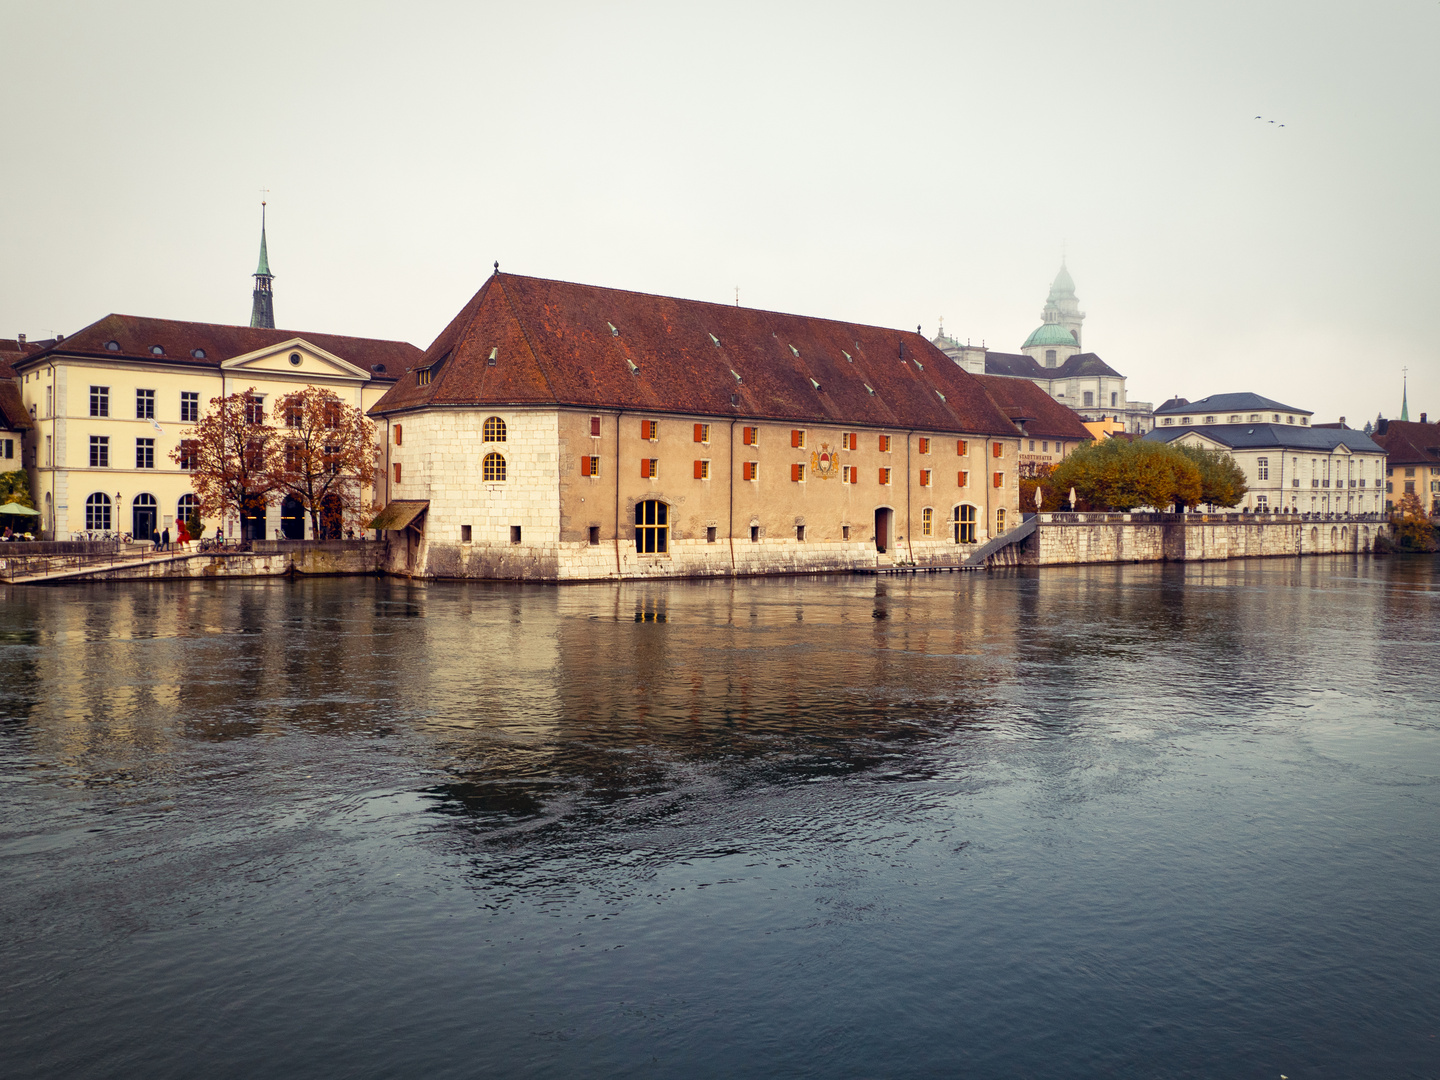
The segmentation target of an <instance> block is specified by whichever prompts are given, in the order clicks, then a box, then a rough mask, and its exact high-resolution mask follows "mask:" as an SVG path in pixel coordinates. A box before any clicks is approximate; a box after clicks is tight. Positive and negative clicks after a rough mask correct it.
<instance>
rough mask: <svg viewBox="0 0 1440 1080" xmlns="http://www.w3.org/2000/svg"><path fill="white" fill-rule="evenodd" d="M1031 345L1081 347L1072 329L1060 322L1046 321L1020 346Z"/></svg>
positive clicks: (1026, 347) (1023, 347) (1028, 346)
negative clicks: (1073, 335)
mask: <svg viewBox="0 0 1440 1080" xmlns="http://www.w3.org/2000/svg"><path fill="white" fill-rule="evenodd" d="M1011 340H1012V341H1013V340H1014V339H1013V338H1012V339H1011ZM1031 345H1069V346H1070V347H1071V348H1078V347H1079V346H1078V345H1076V343H1075V338H1074V337H1072V336H1071V334H1070V331H1069V330H1066V329H1065V328H1064V327H1063V326H1060V325H1059V324H1058V323H1046V324H1045V325H1043V326H1041V327H1040V329H1038V330H1036V331H1035V332H1034V333H1033V334H1031V335H1030V336H1029V337H1028V338H1026V339H1025V344H1024V345H1021V346H1020V347H1021V348H1022V349H1028V348H1030V346H1031Z"/></svg>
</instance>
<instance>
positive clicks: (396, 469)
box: [395, 461, 400, 484]
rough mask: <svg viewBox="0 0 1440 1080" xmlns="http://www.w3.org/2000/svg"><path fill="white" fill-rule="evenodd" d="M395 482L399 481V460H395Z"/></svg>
mask: <svg viewBox="0 0 1440 1080" xmlns="http://www.w3.org/2000/svg"><path fill="white" fill-rule="evenodd" d="M395 482H396V483H397V484H398V483H400V462H398V461H397V462H395Z"/></svg>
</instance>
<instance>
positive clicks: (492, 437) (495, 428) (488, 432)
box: [481, 416, 505, 480]
mask: <svg viewBox="0 0 1440 1080" xmlns="http://www.w3.org/2000/svg"><path fill="white" fill-rule="evenodd" d="M481 438H482V440H483V441H485V442H504V441H505V421H504V420H501V419H500V417H498V416H487V417H486V418H485V427H484V429H483V430H482V432H481ZM501 468H502V469H503V468H504V466H503V464H502V466H501ZM500 479H502V480H503V479H505V478H504V477H503V476H502V477H501V478H500Z"/></svg>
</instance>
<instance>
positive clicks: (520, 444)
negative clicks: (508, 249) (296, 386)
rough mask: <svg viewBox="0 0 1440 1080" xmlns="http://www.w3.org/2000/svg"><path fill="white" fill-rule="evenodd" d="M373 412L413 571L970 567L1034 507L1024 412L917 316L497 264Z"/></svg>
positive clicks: (393, 530)
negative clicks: (737, 298)
mask: <svg viewBox="0 0 1440 1080" xmlns="http://www.w3.org/2000/svg"><path fill="white" fill-rule="evenodd" d="M371 411H372V415H374V416H377V417H379V418H381V419H382V420H383V421H384V424H385V432H386V438H385V443H386V450H385V461H384V470H385V471H384V475H385V490H384V493H383V494H384V497H385V500H386V502H387V503H388V505H387V507H386V509H385V511H384V512H383V513H382V514H381V515H380V516H378V517H377V518H376V519H375V523H374V527H375V528H377V529H381V530H384V531H386V533H387V534H388V535H389V537H390V539H391V547H390V551H391V556H392V563H391V569H392V570H395V571H397V572H401V573H410V574H414V575H418V576H431V577H502V578H505V577H509V578H535V579H584V578H607V577H609V578H614V577H626V578H647V577H670V576H682V575H687V576H710V575H726V576H730V575H741V574H755V573H767V572H784V571H794V570H824V569H849V568H851V567H853V566H856V565H866V566H873V565H875V563H876V561H877V558H879V559H880V560H882V561H892V560H893V561H917V562H925V561H942V560H949V561H956V560H958V559H959V558H961V557H963V556H964V555H965V554H967V553H968V551H969V550H973V545H974V544H976V543H983V542H984V541H986V540H987V539H989V537H990V536H991V534H992V533H994V532H995V531H996V530H997V529H1000V528H1001V525H1000V524H999V523H1001V522H1004V521H1009V522H1011V523H1012V524H1013V523H1015V522H1016V521H1017V520H1018V518H1017V516H1016V513H1015V511H1016V509H1017V505H1018V504H1017V499H1018V484H1017V475H1018V468H1017V465H1018V462H1017V457H1016V455H1017V452H1018V450H1019V447H1020V441H1019V439H1018V438H1017V435H1018V432H1017V430H1016V425H1015V424H1014V423H1012V422H1011V421H1010V419H1009V418H1008V417H1007V416H1005V415H1004V413H1003V412H1002V411H1001V410H1000V409H998V408H996V406H995V404H994V403H993V402H992V401H991V400H990V398H989V397H988V396H987V395H986V394H985V392H984V390H983V389H982V387H981V386H980V384H979V382H978V381H977V380H976V379H974V378H972V377H971V376H969V375H968V374H966V373H965V372H964V371H963V370H961V369H960V368H958V367H956V366H955V365H954V364H951V363H950V362H949V361H947V360H946V359H945V357H944V356H943V354H941V353H940V352H938V351H937V350H936V349H935V348H934V347H933V346H932V345H931V344H930V343H929V342H927V341H926V340H925V339H924V338H923V337H922V336H920V335H919V334H918V333H910V332H903V331H899V330H890V329H884V328H881V327H874V326H863V325H859V324H854V323H842V322H836V321H833V320H829V319H819V318H812V317H808V316H799V315H786V314H781V313H777V312H768V311H757V310H752V309H748V308H740V307H732V306H729V305H725V304H706V303H699V302H696V301H691V300H679V299H674V298H671V297H662V296H650V295H646V294H642V293H632V292H623V291H621V290H618V289H605V288H597V287H591V286H584V285H574V284H570V283H566V282H558V281H544V280H541V279H537V278H528V277H517V276H514V275H510V274H503V275H502V274H500V273H499V272H498V271H497V272H496V273H495V274H494V275H493V276H492V277H491V278H490V279H489V280H488V281H487V282H486V283H485V285H484V286H483V287H482V288H481V289H480V291H479V292H478V293H476V295H475V296H474V297H473V298H472V299H471V301H470V302H469V304H467V305H466V307H465V309H464V310H463V311H461V312H460V314H459V315H457V316H456V318H455V319H454V321H453V322H452V323H451V324H450V326H449V327H447V328H446V329H445V331H444V332H442V333H441V335H440V336H439V337H438V338H437V339H436V340H435V342H434V344H433V345H431V347H430V349H429V351H428V352H427V353H426V355H425V358H424V360H423V361H421V362H420V363H419V364H418V365H417V366H415V367H414V368H413V369H412V370H411V371H409V372H407V374H406V376H405V377H404V378H403V379H402V380H401V381H400V382H398V383H397V384H396V385H395V386H394V387H393V388H392V389H391V390H390V391H388V392H387V393H386V395H385V396H384V398H383V399H382V400H381V401H380V403H379V404H378V405H377V406H375V408H374V409H373V410H371ZM1007 515H1008V516H1007ZM962 520H963V521H965V522H967V523H971V524H972V525H973V527H972V528H970V529H967V530H964V531H962V530H961V529H960V528H959V526H958V523H959V522H960V521H962ZM962 536H963V541H962V539H961V538H962Z"/></svg>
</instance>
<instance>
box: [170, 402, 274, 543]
mask: <svg viewBox="0 0 1440 1080" xmlns="http://www.w3.org/2000/svg"><path fill="white" fill-rule="evenodd" d="M276 447H277V440H276V434H275V429H274V428H273V427H271V426H270V425H269V424H267V423H266V422H265V402H264V399H263V398H262V397H261V396H260V395H258V394H256V393H255V388H254V387H253V386H252V387H251V388H250V389H249V390H245V391H242V392H240V393H235V394H227V395H226V396H225V397H214V398H211V399H210V408H209V410H208V411H207V412H206V413H205V415H204V416H202V417H201V418H200V419H199V420H198V421H197V422H196V424H195V426H194V427H193V428H189V429H187V430H186V431H183V432H181V440H180V445H179V446H177V447H176V448H175V449H174V450H172V451H170V457H171V459H172V460H173V461H174V462H175V463H176V464H177V465H179V466H180V467H181V468H182V469H189V470H190V486H191V487H192V488H194V489H195V494H196V495H197V496H198V497H199V499H200V512H201V513H202V514H203V515H205V516H207V517H218V518H222V519H223V518H224V517H225V516H226V515H227V514H228V513H235V514H236V515H238V516H239V517H240V518H241V519H242V521H243V520H245V519H247V518H251V519H253V518H254V517H257V516H259V515H260V514H261V513H263V512H264V508H265V507H266V506H268V505H269V504H270V502H271V499H272V498H273V496H274V492H275V467H274V466H275V456H276Z"/></svg>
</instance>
